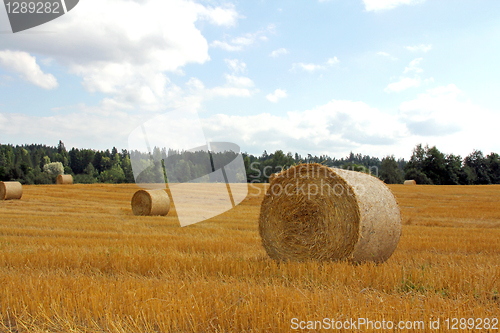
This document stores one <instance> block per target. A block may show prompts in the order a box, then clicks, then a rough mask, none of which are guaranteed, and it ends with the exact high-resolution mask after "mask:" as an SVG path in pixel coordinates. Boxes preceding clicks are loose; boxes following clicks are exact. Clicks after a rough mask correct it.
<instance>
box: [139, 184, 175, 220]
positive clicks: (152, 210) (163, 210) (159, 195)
mask: <svg viewBox="0 0 500 333" xmlns="http://www.w3.org/2000/svg"><path fill="white" fill-rule="evenodd" d="M169 210H170V198H169V197H168V194H167V192H165V191H164V190H149V191H146V190H139V191H137V192H135V194H134V196H133V197H132V211H133V212H134V215H141V216H146V215H167V214H168V211H169Z"/></svg>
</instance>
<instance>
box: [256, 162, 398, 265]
mask: <svg viewBox="0 0 500 333" xmlns="http://www.w3.org/2000/svg"><path fill="white" fill-rule="evenodd" d="M259 233H260V236H261V238H262V244H263V246H264V248H265V250H266V252H267V253H268V255H269V256H270V257H271V258H272V259H275V260H295V261H301V260H306V259H316V260H341V259H348V260H350V261H352V262H364V261H374V262H383V261H385V260H387V259H388V258H389V257H390V256H391V255H392V253H393V252H394V250H395V249H396V246H397V244H398V242H399V237H400V235H401V215H400V212H399V208H398V205H397V202H396V199H395V198H394V196H393V194H392V193H391V191H390V190H389V189H388V188H387V186H386V185H385V184H384V183H383V182H382V181H380V180H379V179H377V178H375V177H373V176H370V175H367V174H364V173H360V172H354V171H348V170H340V169H330V168H327V167H325V166H323V165H320V164H301V165H297V166H295V167H292V168H290V169H288V170H286V171H283V172H282V173H281V174H280V176H279V177H276V178H275V179H274V181H273V183H272V184H271V186H270V187H269V188H268V190H267V192H266V195H265V196H264V200H263V202H262V206H261V211H260V217H259Z"/></svg>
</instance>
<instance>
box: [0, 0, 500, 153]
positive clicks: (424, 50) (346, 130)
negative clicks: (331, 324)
mask: <svg viewBox="0 0 500 333" xmlns="http://www.w3.org/2000/svg"><path fill="white" fill-rule="evenodd" d="M499 14H500V3H499V2H498V1H495V0H490V1H486V0H477V1H465V0H453V1H450V0H442V1H435V0H330V1H312V0H311V1H301V2H292V1H246V2H243V1H232V2H231V1H215V0H214V1H211V0H209V1H198V2H195V1H187V0H174V1H162V0H141V1H123V0H120V1H118V0H100V1H97V0H81V1H80V3H79V4H78V6H77V7H75V8H74V9H73V10H72V11H71V12H69V13H67V14H66V15H64V16H62V17H60V18H58V19H56V20H54V21H51V22H49V23H46V24H44V25H41V26H39V27H36V28H33V29H30V30H27V31H25V32H19V33H16V34H12V33H9V31H10V26H9V23H8V19H7V15H6V12H5V9H4V8H0V32H2V33H0V142H1V143H13V144H25V143H27V144H29V143H44V144H48V145H56V144H57V142H58V140H63V142H65V144H66V146H69V147H72V146H75V147H80V148H94V149H106V148H111V147H113V146H116V147H117V148H119V149H121V148H128V136H129V134H130V133H131V132H132V131H133V130H134V128H136V127H138V126H139V125H141V123H144V122H145V121H147V120H149V119H151V118H154V117H156V116H159V115H161V114H164V113H165V112H168V111H171V110H189V111H186V112H191V111H192V112H198V115H199V117H200V119H201V123H202V126H203V130H204V132H205V136H206V138H207V140H208V141H230V142H234V143H236V144H238V145H239V146H240V147H241V149H242V151H246V152H250V153H254V154H261V153H262V151H264V150H267V151H268V152H270V151H274V150H276V149H282V150H284V151H285V152H288V151H290V152H299V153H301V154H303V155H305V154H307V153H311V154H328V155H330V156H335V157H342V156H345V155H347V154H348V153H349V152H350V151H353V152H355V153H362V154H369V155H373V156H378V157H383V156H385V155H387V154H395V155H396V157H404V158H406V159H407V158H409V156H410V155H411V151H412V149H413V148H414V147H415V145H416V144H418V143H422V144H424V145H425V144H429V145H431V146H433V145H436V146H437V147H438V148H439V149H440V150H441V151H443V152H445V153H454V154H460V155H462V156H465V155H467V154H469V153H470V152H472V150H473V149H480V150H482V151H483V152H484V153H490V152H492V151H494V152H500V143H499V140H498V139H497V137H498V135H497V133H496V131H497V128H498V123H499V120H500V103H499V102H500V97H499V96H500V80H499V79H498V78H499V77H500V69H499V68H500V67H499V66H498V59H500V20H499V19H498V18H499V17H500V15H499ZM183 112H184V111H183ZM167 127H168V126H167ZM167 130H168V129H167ZM167 144H168V143H167ZM185 148H186V149H189V148H192V147H185Z"/></svg>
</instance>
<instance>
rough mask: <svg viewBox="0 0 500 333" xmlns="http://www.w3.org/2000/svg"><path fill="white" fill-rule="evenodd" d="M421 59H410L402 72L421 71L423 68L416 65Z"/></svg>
mask: <svg viewBox="0 0 500 333" xmlns="http://www.w3.org/2000/svg"><path fill="white" fill-rule="evenodd" d="M422 59H423V58H417V59H414V60H412V61H410V64H409V65H408V67H405V71H404V72H403V73H408V72H415V73H421V72H422V71H423V70H422V68H420V67H418V65H419V64H420V62H421V61H422Z"/></svg>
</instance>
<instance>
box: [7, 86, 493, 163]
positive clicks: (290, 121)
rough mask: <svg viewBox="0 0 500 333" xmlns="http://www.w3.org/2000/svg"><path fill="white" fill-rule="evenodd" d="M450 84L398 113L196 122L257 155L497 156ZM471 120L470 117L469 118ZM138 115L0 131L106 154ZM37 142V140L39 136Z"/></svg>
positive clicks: (326, 112)
mask: <svg viewBox="0 0 500 333" xmlns="http://www.w3.org/2000/svg"><path fill="white" fill-rule="evenodd" d="M188 83H189V85H190V86H191V87H192V88H193V89H194V90H196V89H198V90H201V91H202V92H203V93H205V94H213V95H214V96H215V95H217V94H218V95H219V96H237V95H239V96H248V95H246V94H247V93H251V91H249V90H244V89H245V88H238V87H229V86H228V87H216V88H212V89H206V88H205V87H204V85H203V83H201V81H199V80H198V79H196V78H191V79H190V80H189V81H188ZM465 98H466V95H465V94H464V93H463V92H461V91H460V89H458V88H457V87H456V86H455V85H453V84H450V85H448V86H441V87H437V88H434V89H429V90H427V91H426V92H425V93H423V94H419V95H418V97H417V98H415V99H413V100H409V101H406V102H403V103H401V105H400V107H399V112H398V114H387V113H383V112H381V111H380V110H378V109H377V108H373V107H370V106H369V105H367V104H366V103H362V102H353V101H346V100H332V101H331V102H329V103H327V104H325V105H322V106H318V107H316V108H313V109H309V110H304V111H293V112H288V113H286V114H285V115H271V114H269V113H261V114H256V115H247V116H238V115H226V114H217V115H213V116H210V117H207V118H204V119H201V122H202V124H203V126H204V130H205V133H206V135H207V139H208V140H209V141H229V142H234V143H236V144H238V145H239V146H240V147H241V149H242V151H248V152H250V153H254V154H260V153H262V152H263V151H264V150H267V151H268V152H269V151H274V150H277V149H282V150H284V151H285V152H288V151H290V152H299V153H301V154H302V155H304V154H307V153H311V154H316V155H319V154H328V155H330V156H337V157H340V156H346V155H347V154H348V153H349V152H350V151H354V152H360V153H363V154H369V155H372V156H378V157H383V156H385V155H387V154H395V155H396V156H397V157H404V158H409V157H410V154H411V150H412V149H413V148H414V147H415V145H416V144H419V143H423V144H424V145H425V144H429V145H431V146H432V145H436V146H437V147H438V149H440V151H442V152H445V153H454V154H460V155H462V157H464V156H466V155H468V154H469V153H471V152H472V150H473V149H481V150H482V151H483V152H484V153H490V152H492V151H496V152H498V151H500V143H499V142H498V140H497V132H498V131H497V126H498V125H497V124H498V123H499V122H500V114H499V113H498V112H493V111H490V110H487V109H483V108H481V107H479V106H477V105H475V104H473V103H472V102H471V101H468V100H466V99H465ZM471 115H474V116H473V117H472V116H471ZM144 120H146V117H145V116H144V114H142V115H129V114H128V113H126V112H123V111H116V106H115V105H114V101H113V100H106V101H103V102H102V103H101V104H100V105H99V106H97V107H88V106H85V105H83V106H82V105H80V106H76V107H73V108H70V109H68V110H65V112H58V114H57V115H55V116H46V117H34V116H28V115H21V114H13V113H6V114H1V113H0V133H2V134H4V135H6V136H8V137H9V138H10V139H9V140H10V142H11V143H13V144H17V143H19V144H22V143H26V142H40V143H46V144H51V145H54V144H56V143H57V142H58V140H59V139H61V138H63V140H64V142H65V144H66V146H75V147H82V148H89V147H90V148H97V149H106V148H109V147H112V146H116V147H118V148H126V147H127V138H128V135H129V133H130V131H131V130H133V129H134V128H136V127H137V126H138V125H139V124H141V123H142V122H143V121H144ZM41 138H43V140H42V141H40V139H41Z"/></svg>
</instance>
